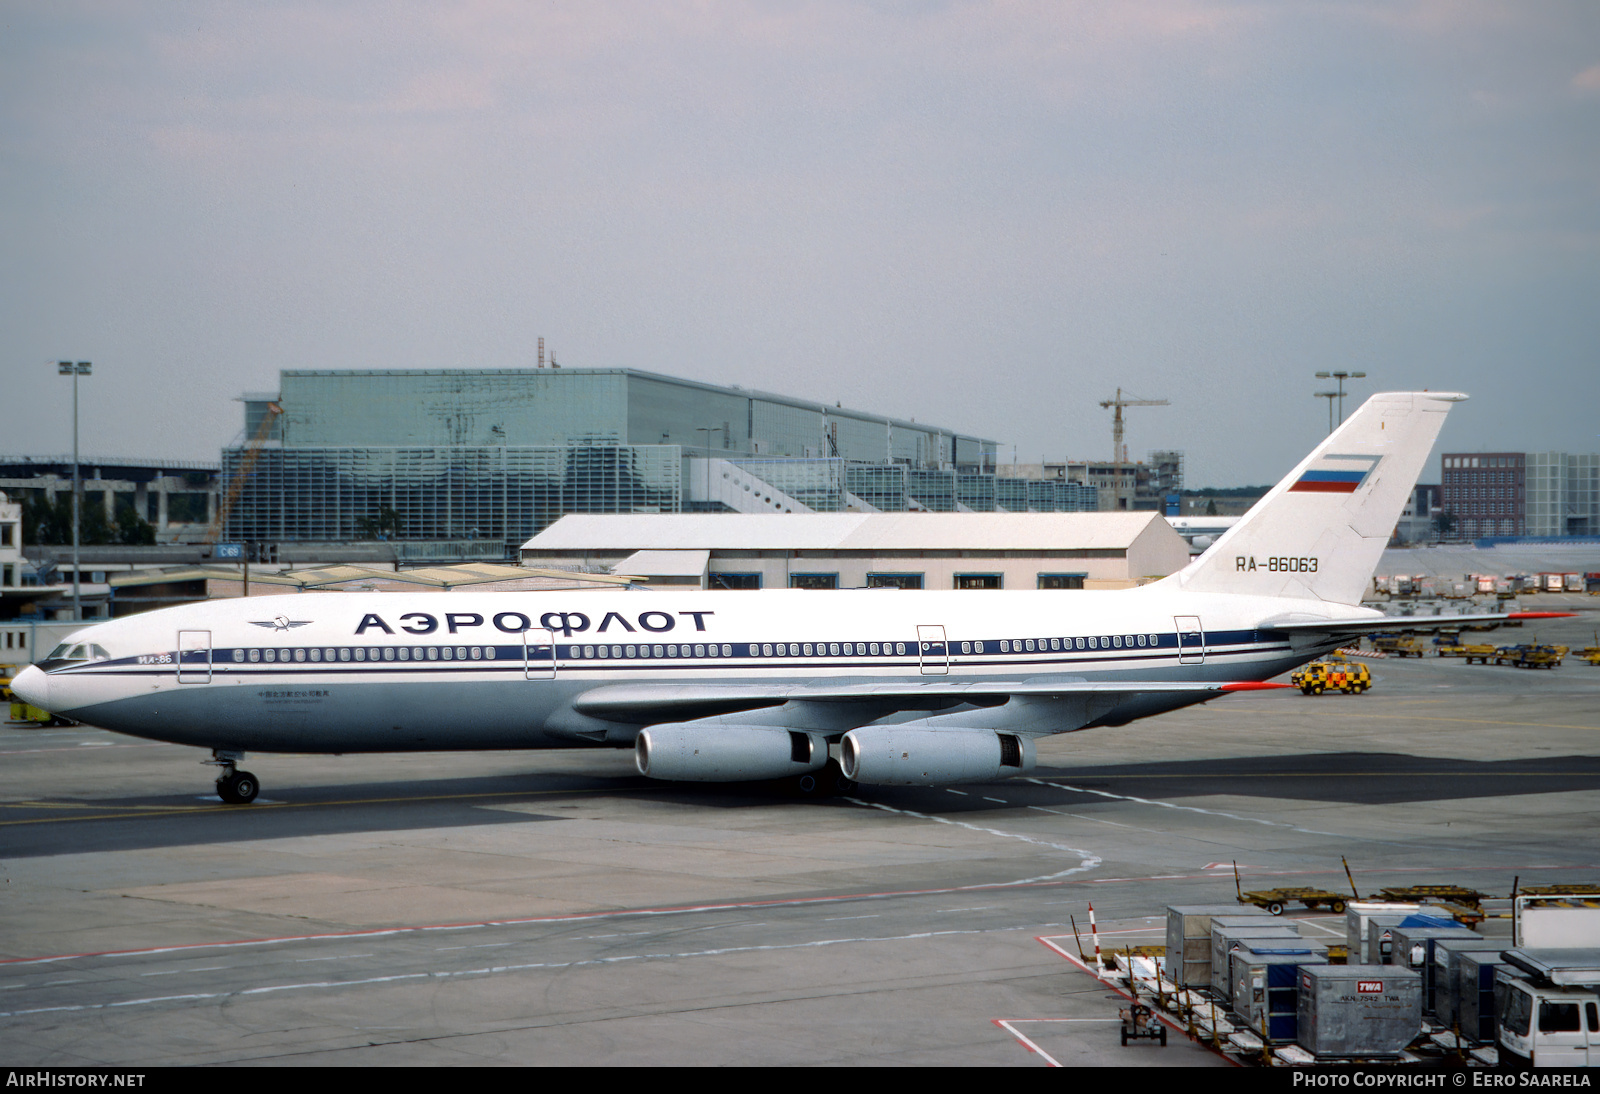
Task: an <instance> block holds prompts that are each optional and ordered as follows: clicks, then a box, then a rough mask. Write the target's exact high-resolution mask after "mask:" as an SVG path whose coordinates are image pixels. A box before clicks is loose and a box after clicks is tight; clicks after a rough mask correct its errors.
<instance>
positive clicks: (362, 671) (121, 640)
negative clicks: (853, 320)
mask: <svg viewBox="0 0 1600 1094" xmlns="http://www.w3.org/2000/svg"><path fill="white" fill-rule="evenodd" d="M1305 607H1307V608H1310V609H1312V610H1315V608H1321V607H1322V605H1314V606H1313V605H1305ZM1283 610H1284V603H1283V601H1282V600H1281V599H1275V598H1264V597H1253V596H1241V595H1221V594H1193V593H1184V592H1182V591H1181V590H1176V589H1174V588H1172V587H1171V585H1170V584H1169V583H1167V582H1162V583H1158V584H1156V585H1152V586H1147V587H1145V588H1141V589H1132V590H1126V591H1120V592H1082V591H1047V592H989V591H961V592H905V591H896V590H872V591H842V592H841V591H828V592H809V591H766V592H689V593H657V592H651V593H643V592H640V593H606V592H569V591H550V592H531V593H505V592H499V593H471V592H454V593H447V594H440V593H419V594H398V595H396V594H373V593H317V594H300V595H291V596H278V597H252V598H248V599H240V600H228V601H217V602H211V603H205V604H195V605H189V606H183V607H177V608H170V609H166V610H163V611H158V612H152V613H149V614H146V615H140V616H134V617H130V618H126V619H119V620H114V621H112V622H108V623H103V624H99V625H96V626H93V627H90V628H86V629H85V630H84V631H82V632H80V633H79V634H78V635H75V636H74V637H73V639H70V640H69V642H68V643H66V644H67V645H71V644H73V643H79V644H86V645H91V646H98V647H100V649H101V651H103V656H101V657H100V659H98V660H96V659H91V660H83V661H63V660H59V659H58V660H56V661H53V662H47V663H45V664H43V665H41V666H40V667H41V668H42V669H44V670H46V673H47V683H43V685H42V686H43V688H44V689H46V690H47V692H48V694H47V695H46V696H43V698H45V699H46V701H47V703H48V705H49V709H51V710H53V711H56V712H57V713H61V714H64V715H66V716H68V717H72V718H75V719H78V720H81V721H85V722H89V723H91V724H94V725H98V726H103V727H105V728H108V729H114V730H120V731H123V732H127V733H132V734H136V735H140V736H146V737H151V738H156V739H160V740H168V741H179V742H183V743H188V744H195V745H200V746H204V747H209V748H221V749H233V750H247V749H248V750H252V751H258V750H259V751H289V750H292V751H314V752H347V751H390V750H406V749H432V748H519V747H521V748H530V747H533V748H537V747H552V746H571V745H574V744H583V743H607V744H616V745H623V744H628V743H631V740H632V736H633V735H634V733H636V732H637V729H638V728H639V727H640V726H642V725H645V724H649V723H650V722H652V721H654V720H657V719H656V718H653V717H651V716H650V715H649V714H648V713H644V714H634V715H631V716H629V717H628V718H627V719H625V720H623V721H621V722H618V721H616V720H611V721H606V720H599V721H597V720H596V719H594V718H592V717H589V716H586V715H582V714H579V713H576V712H575V710H574V701H575V700H576V699H578V698H579V697H581V696H583V695H584V694H586V693H590V692H593V691H594V689H597V688H601V687H605V686H610V685H618V684H648V685H657V686H661V685H696V686H719V685H720V686H739V685H780V684H787V685H808V684H812V685H814V684H818V683H825V682H831V683H836V684H837V683H842V682H859V683H872V682H882V683H894V684H915V683H918V682H923V683H933V682H953V681H958V680H959V681H973V682H998V681H1024V680H1030V679H1038V678H1078V679H1083V680H1090V681H1094V680H1100V681H1116V680H1139V681H1155V680H1167V681H1196V682H1200V681H1258V680H1264V679H1266V678H1268V677H1270V676H1274V675H1277V674H1278V673H1280V672H1283V671H1285V670H1286V669H1288V668H1290V667H1292V666H1293V665H1295V664H1298V663H1300V662H1302V661H1304V660H1306V659H1307V658H1308V657H1310V656H1312V655H1314V654H1315V653H1317V652H1320V651H1321V650H1323V649H1326V648H1327V647H1328V645H1330V644H1331V643H1329V642H1322V643H1320V644H1316V645H1312V644H1309V643H1307V642H1306V641H1304V640H1295V641H1291V639H1290V638H1289V637H1287V636H1286V635H1284V634H1282V633H1279V632H1273V631H1271V630H1270V629H1263V628H1262V626H1261V624H1262V621H1263V620H1266V619H1268V618H1271V617H1273V616H1274V615H1279V616H1281V614H1282V612H1283ZM1342 611H1343V612H1344V613H1345V614H1348V612H1349V611H1350V609H1349V608H1344V609H1342ZM19 682H21V683H24V684H26V682H25V681H20V680H19ZM32 686H33V687H34V689H35V691H37V690H38V689H39V688H40V686H41V682H39V681H36V682H35V683H34V684H33V685H32ZM1183 701H1184V702H1192V701H1195V700H1194V699H1192V698H1186V699H1185V700H1183ZM750 705H751V706H763V705H765V706H770V705H772V703H771V702H770V701H769V702H766V703H751V704H750ZM1174 705H1181V704H1180V703H1169V704H1167V705H1165V706H1163V707H1162V709H1170V708H1171V706H1174ZM1148 712H1149V713H1154V712H1155V711H1154V710H1150V711H1148ZM1142 713H1145V711H1130V714H1131V716H1134V717H1137V716H1141V715H1142ZM1074 728H1078V726H1076V725H1063V726H1061V727H1060V729H1074ZM1053 731H1055V730H1050V729H1048V728H1046V729H1043V730H1039V729H1035V730H1032V731H1031V732H1033V733H1034V734H1035V735H1039V734H1040V733H1042V732H1053Z"/></svg>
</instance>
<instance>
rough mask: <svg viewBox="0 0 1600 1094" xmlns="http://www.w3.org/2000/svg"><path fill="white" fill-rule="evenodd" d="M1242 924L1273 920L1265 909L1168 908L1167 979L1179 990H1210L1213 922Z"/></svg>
mask: <svg viewBox="0 0 1600 1094" xmlns="http://www.w3.org/2000/svg"><path fill="white" fill-rule="evenodd" d="M1213 916H1222V917H1227V918H1229V919H1235V920H1238V921H1241V922H1244V921H1249V920H1260V919H1265V920H1268V921H1269V922H1270V921H1271V919H1272V917H1271V916H1270V915H1268V914H1267V911H1266V909H1264V908H1253V907H1250V906H1249V905H1241V904H1175V905H1169V906H1168V907H1167V976H1168V978H1170V979H1171V980H1172V982H1173V983H1174V984H1177V985H1178V986H1179V987H1180V988H1206V987H1210V986H1211V920H1212V917H1213Z"/></svg>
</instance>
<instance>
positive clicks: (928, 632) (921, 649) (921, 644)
mask: <svg viewBox="0 0 1600 1094" xmlns="http://www.w3.org/2000/svg"><path fill="white" fill-rule="evenodd" d="M917 658H918V660H919V661H920V662H921V665H922V675H924V676H947V675H949V673H950V644H949V643H948V642H946V641H945V640H944V628H943V627H938V626H919V627H918V628H917Z"/></svg>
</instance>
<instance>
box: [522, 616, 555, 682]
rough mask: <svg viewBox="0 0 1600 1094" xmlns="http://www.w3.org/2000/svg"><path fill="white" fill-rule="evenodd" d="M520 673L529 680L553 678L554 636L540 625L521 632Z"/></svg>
mask: <svg viewBox="0 0 1600 1094" xmlns="http://www.w3.org/2000/svg"><path fill="white" fill-rule="evenodd" d="M522 675H523V676H524V677H525V678H526V679H529V680H554V679H555V676H556V636H555V635H554V634H552V633H551V632H549V631H547V630H545V629H544V628H542V627H533V628H531V629H529V630H526V631H523V632H522Z"/></svg>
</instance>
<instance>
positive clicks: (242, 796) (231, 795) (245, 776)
mask: <svg viewBox="0 0 1600 1094" xmlns="http://www.w3.org/2000/svg"><path fill="white" fill-rule="evenodd" d="M243 760H244V753H243V752H229V751H226V750H225V749H221V748H213V749H212V750H211V759H209V760H201V761H200V762H201V763H203V764H207V765H209V766H212V767H218V768H221V769H222V770H221V772H220V773H219V774H218V775H217V797H219V798H221V799H222V800H223V801H225V802H227V803H228V804H229V805H248V804H250V803H251V802H253V801H255V800H256V795H257V794H259V793H260V792H261V783H260V782H258V781H257V780H256V777H255V776H254V775H252V774H251V773H250V772H248V771H239V770H237V769H236V765H237V764H239V763H240V762H241V761H243Z"/></svg>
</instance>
